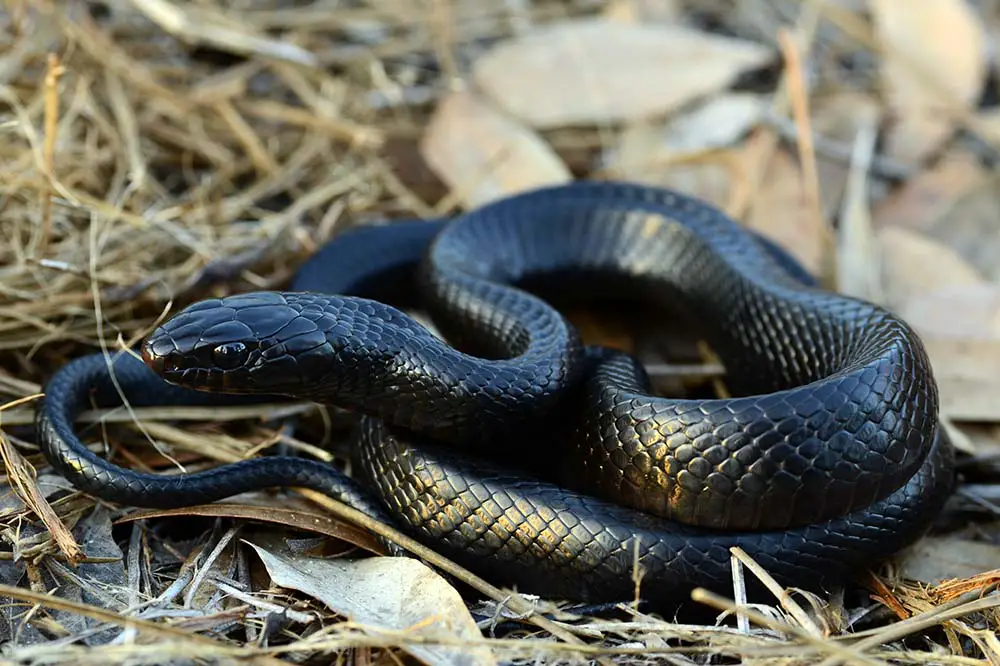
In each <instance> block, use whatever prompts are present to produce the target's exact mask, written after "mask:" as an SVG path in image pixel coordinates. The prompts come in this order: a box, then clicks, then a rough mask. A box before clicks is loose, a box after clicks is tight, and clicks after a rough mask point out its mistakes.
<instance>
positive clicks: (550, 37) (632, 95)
mask: <svg viewBox="0 0 1000 666" xmlns="http://www.w3.org/2000/svg"><path fill="white" fill-rule="evenodd" d="M773 57H774V52H773V51H772V50H771V49H769V48H767V47H765V46H763V45H761V44H757V43H754V42H750V41H747V40H741V39H735V38H731V37H722V36H719V35H711V34H708V33H704V32H700V31H697V30H693V29H691V28H686V27H682V26H679V25H655V24H648V23H646V24H641V25H640V24H629V23H621V22H618V21H609V20H606V19H589V18H588V19H573V20H567V21H562V22H560V23H557V24H553V25H550V26H546V27H544V28H540V29H538V30H536V31H534V32H532V33H530V34H528V35H525V36H523V37H519V38H515V39H512V40H509V41H506V42H503V43H501V44H500V45H499V46H497V47H495V48H494V49H493V50H492V51H490V52H489V53H487V54H486V55H485V56H483V57H482V58H480V59H479V61H477V62H476V64H475V67H474V70H473V76H474V80H475V82H476V83H477V85H479V86H480V87H481V88H482V89H483V90H484V91H485V92H486V93H487V94H488V95H489V96H490V97H492V98H493V99H494V100H496V101H497V103H498V104H500V105H501V106H502V107H503V108H504V109H506V110H507V111H508V112H509V113H511V114H513V115H514V116H516V117H518V118H521V119H522V120H524V121H525V122H526V123H528V124H530V125H532V126H534V127H539V128H554V127H560V126H567V125H592V124H601V123H608V122H618V121H626V120H634V119H637V118H643V117H647V116H652V115H657V114H665V113H667V112H669V111H672V110H674V109H677V108H679V107H681V106H682V105H684V104H687V103H688V102H691V101H693V100H695V99H697V98H699V97H702V96H704V95H707V94H708V93H711V92H714V91H717V90H721V89H723V88H725V87H726V86H728V85H730V84H731V83H732V82H733V80H734V79H735V78H736V77H737V76H738V75H739V74H740V73H741V72H743V71H746V70H749V69H753V68H757V67H761V66H763V65H765V64H766V63H767V62H768V61H770V60H771V59H772V58H773Z"/></svg>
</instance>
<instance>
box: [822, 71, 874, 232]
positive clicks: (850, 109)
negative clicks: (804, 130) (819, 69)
mask: <svg viewBox="0 0 1000 666" xmlns="http://www.w3.org/2000/svg"><path fill="white" fill-rule="evenodd" d="M810 105H811V106H812V109H813V113H812V118H811V119H810V122H811V123H812V128H813V131H814V132H815V133H816V135H817V136H818V137H821V138H822V141H823V142H826V143H830V144H833V145H835V146H839V147H840V148H841V149H842V154H843V155H845V156H846V155H849V154H850V152H851V150H852V147H853V144H854V142H855V139H856V137H857V135H858V132H861V131H867V128H870V127H872V126H874V125H875V124H876V123H877V122H878V119H879V115H880V113H879V107H878V102H877V101H876V100H875V99H874V98H873V97H872V96H870V95H866V94H864V93H860V92H856V91H851V90H848V91H839V90H838V91H836V92H834V93H832V94H829V95H824V96H822V97H819V98H817V99H816V100H814V101H811V102H810ZM816 169H817V172H818V174H819V183H820V190H819V196H820V202H821V205H822V209H823V215H824V217H826V218H827V219H832V218H833V217H835V216H836V215H837V213H838V211H839V210H840V207H841V199H842V197H843V195H844V190H845V188H846V187H847V178H848V173H849V171H850V162H849V160H847V159H843V158H841V157H840V156H839V155H838V156H837V157H832V156H828V155H827V154H826V153H824V151H823V150H818V151H817V153H816ZM872 189H873V188H871V187H869V188H868V190H867V195H868V196H867V198H868V203H869V204H871V197H872V191H871V190H872Z"/></svg>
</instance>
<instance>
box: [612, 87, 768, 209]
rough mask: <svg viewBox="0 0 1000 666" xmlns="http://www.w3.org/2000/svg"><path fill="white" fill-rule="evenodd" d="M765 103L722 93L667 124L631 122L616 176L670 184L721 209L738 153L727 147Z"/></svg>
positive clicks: (622, 140)
mask: <svg viewBox="0 0 1000 666" xmlns="http://www.w3.org/2000/svg"><path fill="white" fill-rule="evenodd" d="M766 110H767V101H766V99H765V98H764V97H762V96H760V95H754V94H750V93H732V94H723V95H720V96H718V97H716V98H713V99H712V100H710V101H707V102H706V103H704V104H700V105H696V107H695V108H693V109H691V110H690V111H688V112H686V113H684V114H682V115H679V116H677V117H676V118H673V119H670V120H668V121H667V122H665V123H664V122H662V121H645V122H636V123H632V124H630V125H629V126H628V127H627V128H626V129H625V130H624V131H623V132H622V135H621V138H620V139H619V145H618V154H617V159H616V161H615V162H614V164H612V165H611V167H610V168H609V170H608V171H609V174H610V175H611V176H612V177H615V178H621V179H624V180H631V181H634V182H640V183H647V184H650V185H656V186H660V187H668V188H671V189H674V190H677V191H678V192H683V193H685V194H689V195H692V196H696V197H698V198H700V199H704V200H705V201H708V202H710V203H713V204H715V205H716V206H720V207H723V208H725V207H726V206H727V205H728V203H729V197H730V190H731V188H732V187H733V178H734V172H735V169H736V168H737V165H738V159H739V158H738V154H737V151H734V150H719V149H725V148H727V147H728V146H730V145H732V144H734V143H735V142H736V141H738V140H739V139H740V137H742V136H743V135H744V134H746V133H747V132H748V131H749V130H750V129H751V128H753V126H754V125H755V124H757V122H758V121H760V119H761V118H762V117H763V115H764V113H765V112H766Z"/></svg>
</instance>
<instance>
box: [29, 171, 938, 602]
mask: <svg viewBox="0 0 1000 666" xmlns="http://www.w3.org/2000/svg"><path fill="white" fill-rule="evenodd" d="M414 292H416V294H417V295H418V296H419V305H420V306H421V307H422V308H424V309H425V310H426V311H427V312H428V313H429V314H430V315H431V317H432V319H433V321H434V323H435V325H436V327H437V328H438V330H439V331H440V333H441V334H442V336H443V338H444V339H445V340H447V342H444V341H443V340H442V339H441V338H439V337H437V336H435V335H434V334H432V333H431V332H429V331H428V329H426V328H425V327H424V326H422V325H420V324H419V323H417V322H416V321H415V320H414V319H412V318H411V317H410V316H408V315H407V314H404V312H403V311H402V310H401V309H398V308H397V307H393V306H390V305H387V304H384V303H383V302H381V301H380V300H374V299H376V298H378V299H383V300H390V301H391V300H393V299H394V298H395V299H397V301H395V302H396V305H399V306H400V307H402V306H401V305H400V303H402V302H403V301H406V300H408V299H407V297H408V296H412V295H413V294H414ZM545 294H548V295H552V296H553V297H555V296H558V295H559V294H563V295H567V294H569V295H572V296H573V297H575V298H576V299H577V300H580V299H581V298H582V299H583V300H586V299H591V298H592V299H605V300H606V299H608V298H612V299H622V300H626V301H627V302H628V303H629V305H628V307H630V308H646V309H647V311H649V312H651V313H652V312H653V311H666V312H671V311H673V310H674V309H676V307H678V306H682V307H683V308H684V310H685V312H688V313H690V314H693V315H694V316H696V317H697V319H698V321H699V322H700V323H701V324H702V325H703V326H704V336H705V338H706V339H707V340H708V341H709V342H710V343H711V345H712V347H713V349H714V350H715V351H716V352H717V353H718V354H719V356H720V358H721V359H722V360H723V362H724V363H725V366H726V368H727V377H726V381H727V386H728V388H729V389H730V391H731V393H732V396H733V397H730V398H725V399H672V398H663V397H657V396H655V395H651V394H650V390H649V385H648V378H647V376H646V374H645V371H644V370H643V369H642V367H641V366H640V365H639V364H638V362H637V361H635V360H634V359H633V358H632V357H631V356H629V355H627V354H625V353H623V352H619V351H614V350H610V349H604V348H592V347H586V346H584V345H583V344H582V343H581V340H580V336H579V334H578V332H577V330H576V329H575V328H574V327H573V326H572V325H571V324H570V323H569V322H568V321H567V320H566V319H565V318H564V316H563V314H561V313H560V312H559V311H558V310H556V309H555V308H554V307H553V306H552V305H550V303H549V301H550V300H551V299H547V300H543V296H544V295H545ZM408 305H409V304H408ZM637 312H640V313H641V312H643V310H638V311H637ZM141 353H142V357H143V359H144V360H145V364H143V363H142V362H140V361H139V360H138V359H136V358H135V357H134V356H129V355H128V354H119V355H117V356H115V357H114V359H113V362H114V364H115V368H116V374H117V377H118V381H119V384H120V386H121V387H122V389H123V391H124V393H125V395H126V396H128V397H129V398H130V400H131V402H132V403H133V404H137V405H142V404H164V403H202V404H205V403H207V404H219V403H220V402H228V401H240V400H244V399H247V398H246V397H245V396H239V395H225V394H250V398H249V399H259V398H263V397H266V396H293V397H298V398H307V399H311V400H315V401H317V402H323V403H330V404H334V405H337V406H340V407H343V408H346V409H349V410H353V411H356V412H358V413H360V414H361V415H362V417H361V419H360V423H359V426H358V429H357V438H356V441H355V444H354V452H355V461H356V463H357V472H358V476H359V477H360V479H358V480H354V479H351V478H347V477H346V476H345V475H343V474H342V473H340V472H339V471H337V470H336V469H334V468H333V467H332V466H329V465H326V464H324V463H321V462H318V461H315V460H310V459H306V458H299V457H285V456H271V457H261V458H256V459H252V460H249V461H244V462H241V463H238V464H232V465H222V466H220V467H217V468H215V469H211V470H208V471H205V472H199V473H196V474H185V475H179V476H162V475H155V474H142V473H136V472H132V471H129V470H125V469H122V468H120V467H117V466H114V465H111V464H109V463H108V462H107V461H105V460H104V459H102V458H100V457H99V456H96V455H95V454H93V453H91V452H89V451H88V450H87V449H86V448H85V447H84V446H83V445H82V443H80V441H79V440H78V439H77V437H76V435H75V434H74V432H73V429H72V423H73V418H74V416H75V415H76V414H77V413H78V412H79V411H80V410H81V409H82V408H83V407H84V406H85V404H86V400H87V397H88V392H89V391H93V394H94V396H95V397H96V399H97V402H98V403H99V404H118V403H120V398H119V397H118V393H117V391H116V390H115V388H114V385H113V384H112V382H111V380H110V377H109V374H108V367H107V363H106V360H105V359H104V358H103V357H102V356H100V355H93V356H88V357H84V358H81V359H78V360H76V361H74V362H71V363H69V364H68V365H67V366H66V367H65V368H63V369H62V370H60V371H59V372H58V373H56V374H55V376H54V377H53V378H52V379H51V381H50V382H49V383H48V385H47V386H46V388H45V392H46V397H45V400H44V402H43V405H42V407H41V409H40V410H39V416H38V421H37V424H38V431H39V437H40V442H41V444H42V447H43V450H44V452H45V454H46V456H47V457H48V459H49V460H50V462H51V463H52V465H53V466H54V467H55V468H56V469H57V470H58V471H59V472H61V473H62V474H64V475H65V476H66V477H67V478H69V479H70V480H71V481H72V482H73V483H74V484H75V485H76V486H77V487H79V488H80V489H82V490H84V491H86V492H88V493H92V494H93V495H96V496H99V497H102V498H104V499H106V500H112V501H116V502H122V503H126V504H130V505H136V506H147V507H175V506H184V505H191V504H195V503H199V502H207V501H212V500H216V499H220V498H223V497H227V496H231V495H233V494H236V493H238V492H243V491H246V490H251V489H257V488H262V487H268V486H300V487H308V488H313V489H316V490H319V491H321V492H325V493H328V494H330V495H332V496H335V497H338V498H340V499H343V500H345V501H346V502H348V503H350V504H353V505H354V506H356V507H359V508H361V509H362V510H364V511H366V512H368V513H370V514H372V515H375V516H377V517H380V518H383V519H386V520H390V521H392V522H394V523H396V524H399V525H402V526H403V527H404V528H405V529H407V530H409V531H410V532H411V533H413V534H414V535H416V536H417V537H418V538H421V539H423V540H425V541H427V542H429V543H430V544H432V545H434V546H435V547H437V548H438V549H440V550H441V551H442V552H444V553H445V554H447V555H450V556H452V557H453V558H454V559H455V560H456V561H458V562H460V563H462V564H465V565H466V566H469V567H470V568H472V569H474V570H477V571H480V572H483V573H486V574H488V575H490V576H491V579H492V580H494V581H495V582H500V583H507V584H517V585H519V586H520V587H521V589H522V590H524V591H527V592H532V593H539V594H545V595H553V596H561V597H564V598H570V599H580V600H602V599H628V598H631V597H632V595H633V588H634V584H635V583H634V581H633V579H632V573H633V567H634V565H635V564H636V563H637V564H638V565H639V566H640V567H641V569H642V571H643V578H642V583H641V590H642V594H643V596H644V597H646V598H649V599H657V598H661V599H662V598H670V597H671V596H672V595H676V594H677V593H679V592H680V591H681V590H684V589H689V588H690V587H692V586H694V585H702V586H707V587H720V586H725V585H726V584H727V583H728V582H729V580H730V553H729V548H730V547H732V546H737V545H738V546H741V547H742V548H743V549H744V550H746V551H747V552H748V553H749V554H750V555H751V556H752V557H754V558H755V559H757V560H758V561H759V562H760V563H761V564H762V565H764V566H765V568H767V569H768V570H769V571H770V572H771V573H772V574H773V575H775V577H776V578H778V580H779V581H782V582H785V583H787V584H799V585H807V586H816V585H819V584H824V583H828V582H837V581H840V580H843V579H844V578H845V577H847V576H849V575H851V574H852V573H854V572H856V571H857V570H858V569H859V568H860V567H864V566H867V565H870V564H871V563H873V562H875V561H877V560H879V559H881V558H884V557H886V556H889V555H891V554H892V553H894V552H897V551H898V550H899V549H901V548H903V547H904V546H906V545H908V544H910V543H912V542H913V541H914V540H916V539H917V538H918V537H919V536H920V535H921V534H922V533H923V532H924V531H925V530H926V529H927V528H928V526H929V524H930V522H931V521H932V520H933V518H934V517H935V516H936V515H937V513H938V511H939V510H940V508H941V506H942V504H943V502H944V500H945V499H946V497H947V496H948V494H949V493H950V491H951V489H952V484H953V459H952V458H953V453H952V449H951V446H950V444H949V442H948V441H947V439H946V437H945V434H944V432H943V431H942V428H941V427H940V426H939V423H938V396H937V388H936V384H935V382H934V379H933V376H932V373H931V368H930V364H929V361H928V358H927V355H926V353H925V350H924V348H923V346H922V344H921V342H920V340H919V338H918V337H917V335H916V334H915V333H914V331H913V330H912V329H911V328H910V327H909V326H908V325H907V324H906V323H905V322H903V321H901V320H900V319H898V318H897V317H895V316H893V315H892V314H890V313H889V312H887V311H886V310H884V309H882V308H880V307H877V306H875V305H873V304H869V303H867V302H863V301H860V300H857V299H853V298H848V297H845V296H842V295H838V294H835V293H831V292H828V291H824V290H822V289H819V288H817V287H816V286H815V285H814V284H810V280H809V278H808V276H807V275H806V274H804V273H803V271H802V270H801V268H800V267H798V266H797V264H795V263H794V262H793V261H792V260H791V259H790V258H788V257H787V255H784V254H783V253H782V252H781V251H780V250H778V249H776V248H774V247H773V246H770V245H769V244H766V243H762V242H760V239H759V238H758V237H756V236H755V235H753V234H750V233H748V232H747V231H746V230H744V229H743V228H742V227H740V226H739V225H737V224H736V223H735V222H733V221H732V220H731V219H729V218H728V217H727V216H725V215H724V214H723V213H721V212H720V211H717V210H716V209H714V208H712V207H710V206H708V205H706V204H704V203H702V202H699V201H696V200H694V199H691V198H688V197H685V196H682V195H679V194H676V193H673V192H670V191H666V190H662V189H656V188H650V187H645V186H639V185H633V184H627V183H614V182H581V183H574V184H570V185H562V186H556V187H547V188H541V189H538V190H534V191H531V192H526V193H523V194H519V195H515V196H511V197H509V198H506V199H503V200H500V201H497V202H494V203H491V204H489V205H486V206H484V207H482V208H479V209H476V210H474V211H472V212H469V213H466V214H464V215H461V216H459V217H458V218H456V219H455V220H453V221H450V222H447V223H445V222H425V223H409V224H408V223H397V224H394V225H390V226H387V227H368V228H362V229H360V230H358V231H352V232H347V233H345V234H342V235H340V236H338V237H337V238H336V239H335V240H334V241H333V242H332V243H331V244H330V245H328V246H327V247H325V248H324V249H323V250H321V251H320V252H319V253H318V254H317V255H316V256H315V257H314V258H313V259H312V260H311V261H310V262H308V263H307V264H306V265H305V266H304V267H303V268H302V269H301V270H300V271H299V273H298V274H297V276H296V279H295V282H294V283H293V285H292V286H291V289H290V291H287V292H258V293H249V294H242V295H234V296H229V297H227V298H221V299H210V300H205V301H202V302H198V303H195V304H193V305H191V306H189V307H188V308H186V309H185V310H183V311H182V312H180V313H179V314H177V315H176V316H174V317H173V318H172V319H170V320H168V321H167V322H166V323H165V324H164V325H162V326H161V327H160V328H158V329H157V330H156V331H155V332H154V333H152V334H151V335H150V336H149V337H148V338H147V339H146V340H145V341H144V343H143V345H142V349H141ZM157 375H159V377H158V376H157ZM161 377H162V378H163V379H166V380H167V382H170V384H168V383H165V382H164V381H163V379H161ZM171 384H173V385H171ZM185 387H188V388H185ZM191 388H193V389H198V390H196V391H192V390H189V389H191ZM205 391H208V392H205ZM524 466H527V467H528V468H529V471H528V472H524V471H521V470H520V469H519V468H521V467H524ZM557 482H558V484H557Z"/></svg>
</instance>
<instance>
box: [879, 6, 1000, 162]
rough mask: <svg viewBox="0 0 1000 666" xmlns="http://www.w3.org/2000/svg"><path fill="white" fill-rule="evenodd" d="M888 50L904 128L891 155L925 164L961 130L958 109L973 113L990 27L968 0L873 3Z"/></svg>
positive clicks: (885, 69) (888, 70)
mask: <svg viewBox="0 0 1000 666" xmlns="http://www.w3.org/2000/svg"><path fill="white" fill-rule="evenodd" d="M870 6H871V11H872V18H873V22H874V27H875V32H876V34H877V36H878V38H879V40H880V42H881V44H882V46H883V49H884V52H883V57H882V61H881V75H882V81H883V85H884V86H885V90H886V93H887V97H888V101H889V104H890V106H891V107H892V109H893V111H894V113H895V116H896V118H897V123H896V124H895V126H894V127H892V128H891V130H890V132H889V136H888V138H887V142H886V152H887V153H888V154H889V155H892V156H893V157H895V158H896V159H899V160H902V161H906V162H911V163H915V162H919V161H920V160H922V159H923V158H924V157H926V156H927V155H928V154H930V153H931V152H933V151H935V150H937V149H938V148H939V147H940V146H941V145H942V143H943V142H944V141H945V140H946V139H947V138H948V137H949V136H950V135H951V133H952V131H953V130H954V128H955V121H954V118H955V114H954V111H952V112H949V109H956V108H957V109H970V108H971V107H972V106H973V105H974V104H975V103H976V101H977V100H978V98H979V95H980V92H981V90H982V86H983V82H984V80H985V76H986V67H987V62H986V50H985V37H984V34H983V28H982V26H981V25H980V24H979V21H978V19H977V18H976V15H975V13H974V12H973V11H972V8H971V7H970V6H969V4H968V2H967V1H966V0H921V1H920V2H899V1H898V0H871V4H870Z"/></svg>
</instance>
